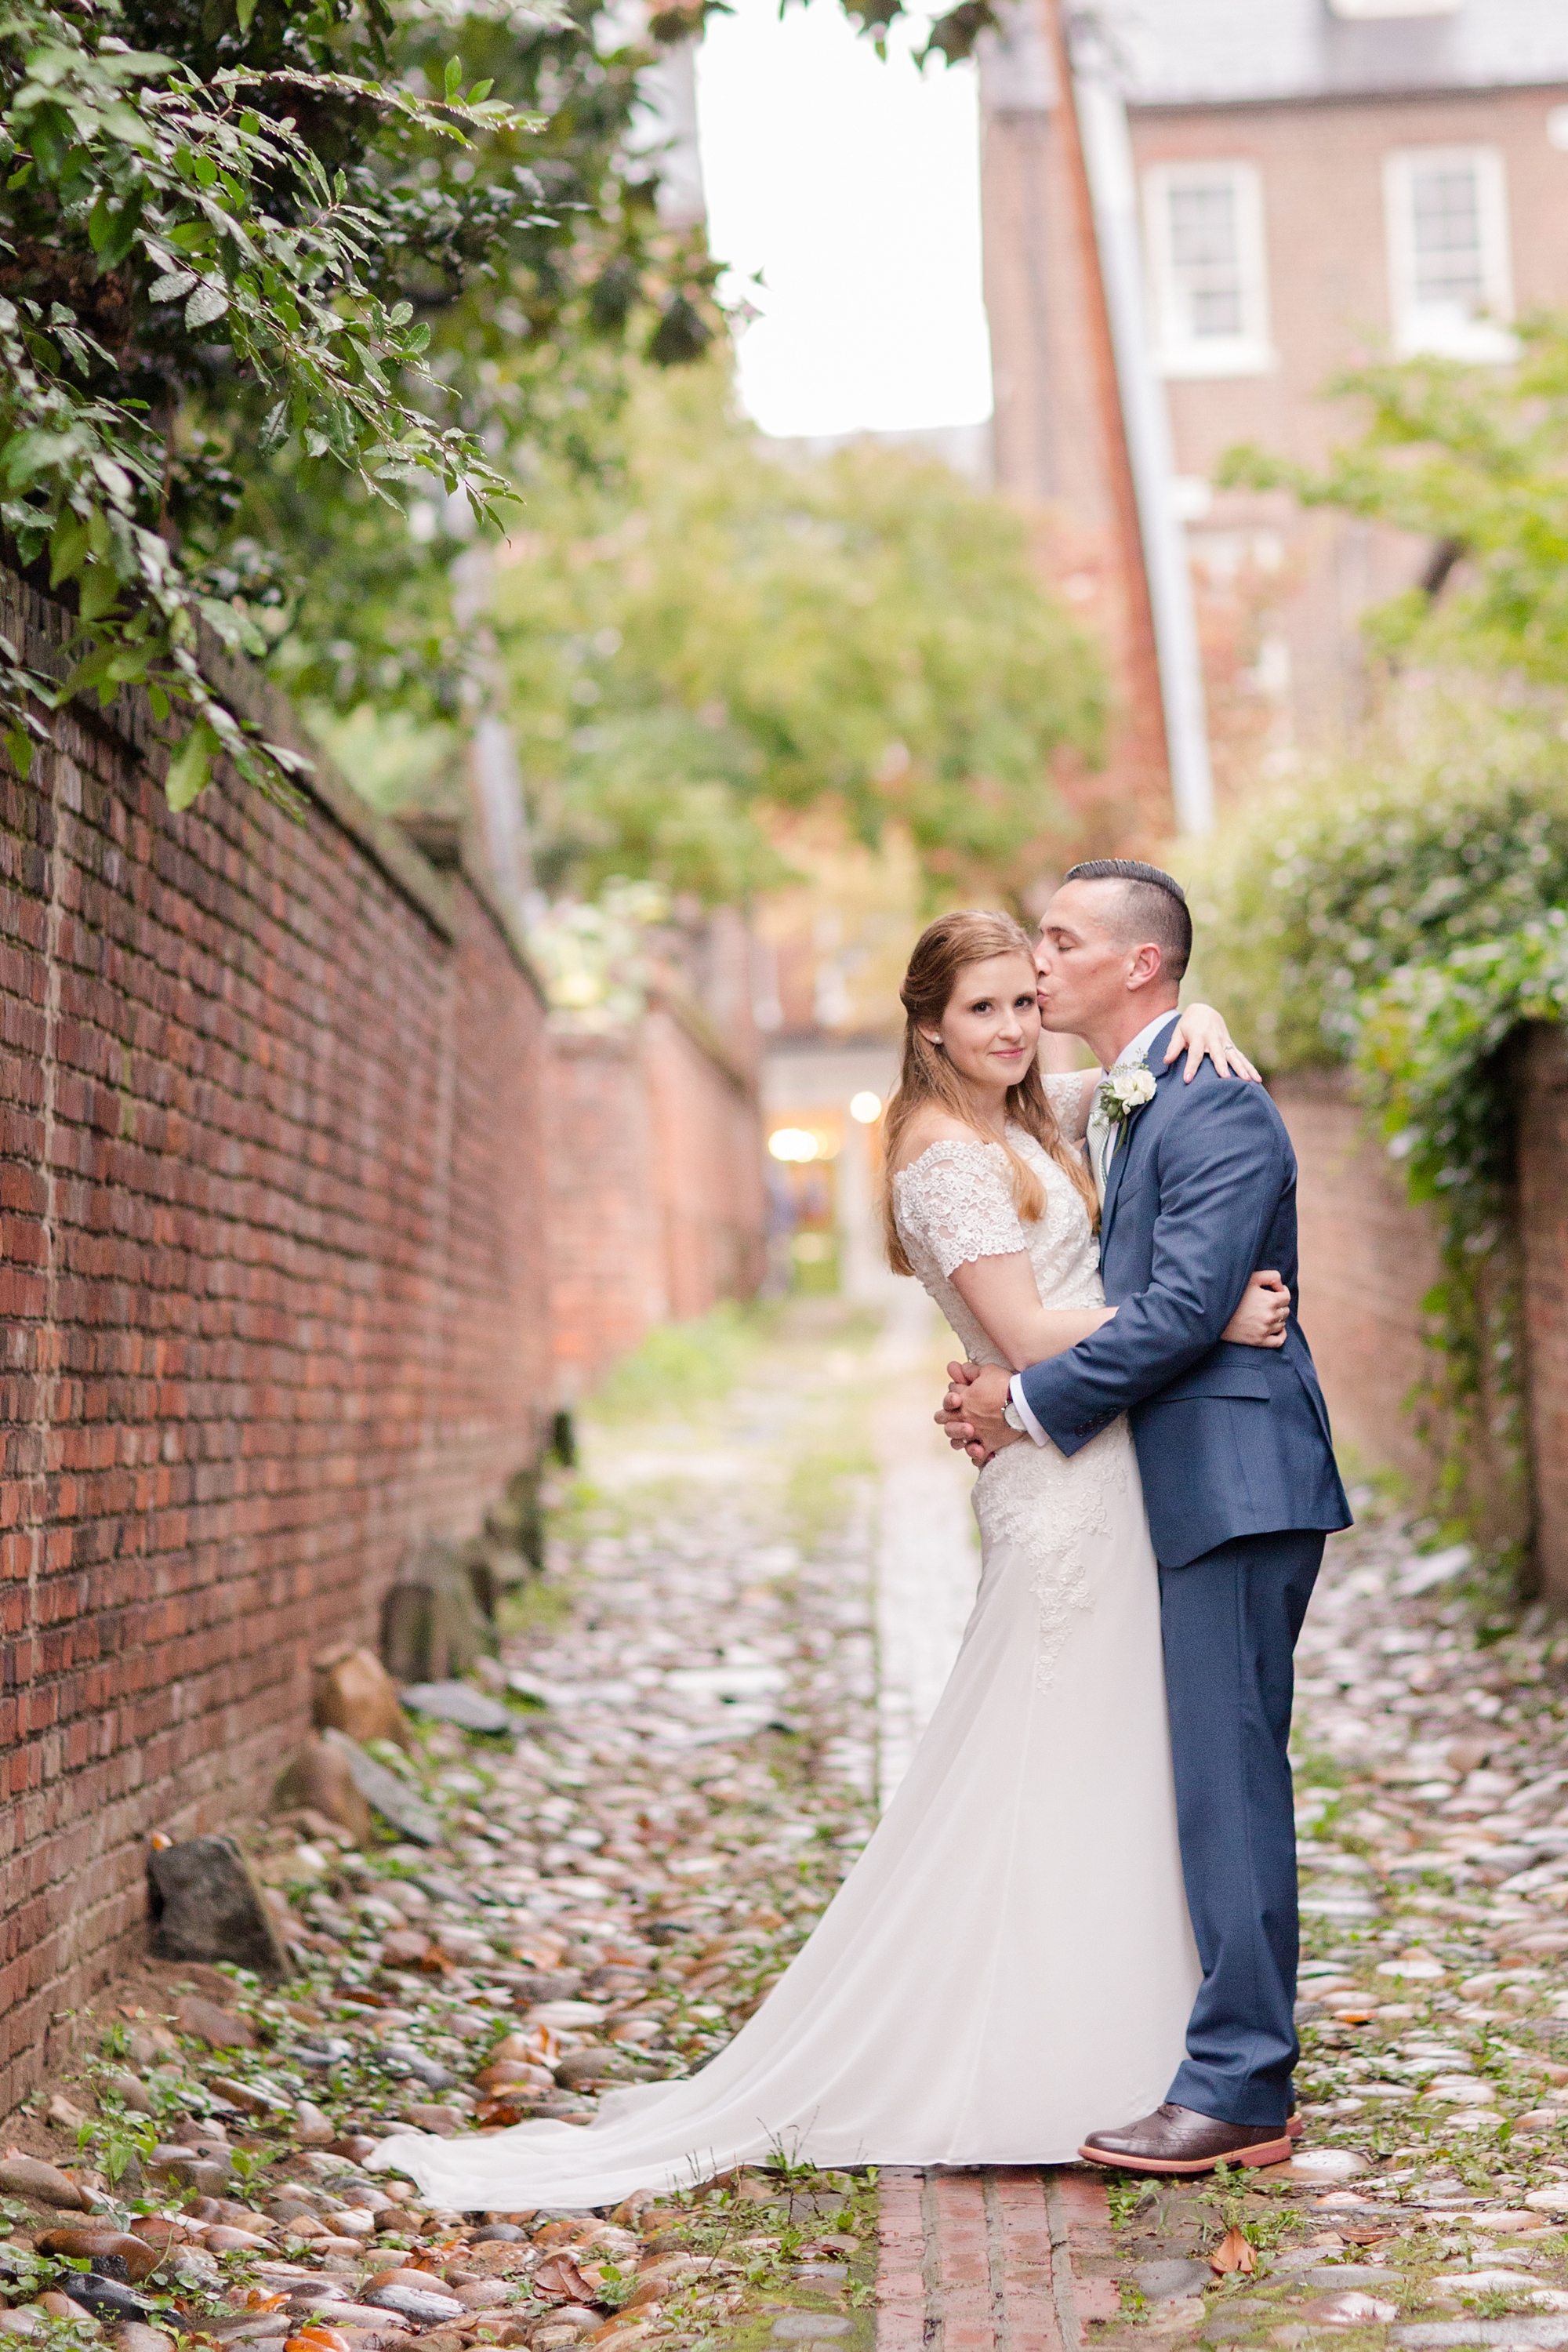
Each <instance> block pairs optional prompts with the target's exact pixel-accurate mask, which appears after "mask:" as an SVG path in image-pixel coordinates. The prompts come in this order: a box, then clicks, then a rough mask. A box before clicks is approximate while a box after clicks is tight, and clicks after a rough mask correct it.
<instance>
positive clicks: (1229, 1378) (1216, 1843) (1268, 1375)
mask: <svg viewBox="0 0 1568 2352" xmlns="http://www.w3.org/2000/svg"><path fill="white" fill-rule="evenodd" d="M1171 1017H1172V1019H1173V1020H1174V1018H1175V1015H1174V1013H1173V1014H1172V1016H1171ZM1165 1043H1166V1037H1165V1034H1164V1033H1162V1034H1160V1036H1159V1037H1157V1038H1156V1040H1155V1042H1154V1044H1153V1045H1152V1047H1151V1049H1150V1054H1149V1064H1150V1067H1151V1069H1152V1071H1153V1072H1154V1074H1155V1077H1156V1086H1155V1090H1154V1097H1153V1100H1152V1102H1150V1103H1148V1104H1147V1105H1145V1106H1144V1107H1143V1108H1142V1109H1141V1110H1139V1111H1137V1112H1136V1113H1134V1115H1133V1117H1132V1118H1131V1119H1130V1120H1129V1121H1128V1122H1127V1124H1126V1125H1125V1127H1124V1128H1123V1129H1122V1132H1121V1138H1120V1139H1119V1141H1118V1144H1117V1149H1116V1152H1115V1155H1114V1157H1113V1158H1112V1160H1111V1162H1110V1175H1109V1178H1108V1181H1107V1185H1106V1195H1105V1206H1104V1211H1103V1214H1102V1218H1101V1234H1100V1263H1101V1269H1102V1273H1103V1277H1104V1282H1105V1295H1106V1297H1107V1299H1108V1300H1109V1301H1110V1304H1111V1305H1112V1306H1113V1307H1115V1308H1116V1309H1117V1313H1116V1317H1115V1319H1114V1320H1113V1321H1112V1322H1110V1323H1108V1324H1106V1325H1105V1326H1104V1327H1103V1328H1101V1329H1100V1330H1099V1331H1097V1332H1096V1333H1095V1334H1094V1335H1093V1337H1092V1338H1091V1339H1084V1340H1081V1341H1080V1342H1079V1345H1078V1346H1077V1347H1076V1348H1069V1349H1067V1350H1066V1351H1065V1353H1063V1354H1062V1355H1059V1356H1052V1357H1049V1358H1047V1360H1046V1361H1045V1362H1044V1363H1039V1364H1033V1365H1031V1366H1030V1367H1029V1369H1028V1370H1027V1371H1026V1372H1025V1373H1024V1375H1023V1389H1024V1394H1025V1396H1026V1399H1027V1402H1028V1405H1029V1409H1030V1411H1031V1412H1033V1414H1034V1415H1035V1418H1036V1420H1037V1422H1038V1423H1040V1425H1041V1427H1042V1428H1043V1429H1045V1430H1046V1432H1047V1434H1048V1435H1049V1436H1050V1437H1051V1438H1052V1439H1053V1440H1054V1442H1055V1443H1056V1444H1058V1446H1059V1447H1060V1448H1061V1451H1062V1452H1063V1453H1064V1454H1076V1453H1077V1452H1078V1450H1079V1447H1080V1446H1081V1445H1085V1444H1088V1442H1089V1439H1090V1438H1091V1437H1093V1436H1095V1435H1097V1434H1098V1433H1099V1432H1100V1430H1101V1429H1103V1428H1105V1427H1106V1426H1107V1424H1108V1423H1110V1422H1111V1421H1113V1420H1114V1419H1115V1418H1116V1416H1117V1414H1118V1413H1122V1412H1125V1413H1127V1414H1128V1415H1129V1417H1130V1419H1131V1428H1132V1436H1133V1442H1134V1444H1136V1446H1137V1449H1138V1462H1139V1468H1140V1470H1141V1472H1142V1482H1143V1493H1144V1497H1145V1500H1146V1502H1147V1504H1148V1509H1149V1526H1150V1530H1151V1533H1152V1537H1153V1542H1154V1554H1155V1558H1156V1559H1158V1561H1159V1563H1160V1609H1161V1621H1162V1627H1163V1639H1164V1653H1165V1683H1166V1691H1167V1696H1168V1699H1169V1704H1170V1714H1171V1744H1172V1753H1173V1760H1174V1765H1175V1778H1176V1806H1177V1818H1178V1822H1179V1825H1180V1830H1181V1841H1182V1868H1183V1874H1184V1880H1185V1884H1186V1891H1187V1906H1188V1909H1189V1911H1190V1913H1191V1915H1192V1921H1193V1932H1194V1936H1195V1937H1196V1939H1197V1947H1198V1955H1199V1958H1200V1959H1201V1960H1202V1962H1203V1969H1204V1981H1203V1984H1202V1986H1201V1988H1200V1989H1199V1992H1198V1997H1197V2000H1196V2001H1195V2003H1194V2009H1193V2013H1192V2018H1191V2021H1190V2022H1189V2025H1188V2029H1187V2056H1186V2059H1185V2061H1184V2063H1183V2065H1182V2067H1181V2068H1180V2070H1179V2071H1178V2073H1177V2075H1176V2078H1175V2081H1174V2082H1173V2084H1172V2085H1171V2088H1170V2091H1169V2092H1168V2094H1167V2096H1168V2097H1170V2098H1171V2099H1173V2100H1175V2101H1176V2102H1178V2103H1179V2104H1180V2105H1183V2106H1185V2107H1194V2108H1195V2109H1196V2110H1197V2111H1198V2112H1199V2114H1201V2115H1206V2116H1218V2117H1219V2118H1221V2119H1222V2120H1223V2121H1225V2122H1227V2123H1237V2124H1276V2123H1279V2122H1282V2121H1283V2119H1284V2116H1285V2113H1286V2109H1287V2105H1288V2104H1289V2084H1290V2074H1291V2070H1292V2069H1293V2067H1294V2065H1295V2063H1296V2058H1297V2054H1298V2045H1297V2041H1296V2032H1295V2027H1294V2024H1293V2022H1292V2019H1291V2011H1292V2008H1293V2006H1294V2002H1295V1994H1296V1965H1297V1958H1298V1950H1299V1929H1298V1919H1297V1910H1296V1832H1295V1818H1294V1810H1293V1805H1292V1800H1291V1784H1290V1768H1289V1760H1288V1757H1287V1752H1286V1751H1287V1744H1288V1741H1289V1730H1290V1706H1291V1698H1292V1692H1293V1667H1292V1657H1293V1654H1294V1650H1295V1644H1296V1636H1297V1634H1298V1633H1300V1626H1301V1621H1302V1618H1303V1617H1304V1616H1305V1614H1306V1610H1307V1603H1308V1601H1309V1600H1310V1597H1311V1591H1312V1584H1313V1581H1314V1580H1315V1578H1316V1575H1317V1571H1318V1567H1319V1563H1320V1561H1321V1558H1322V1549H1323V1538H1324V1535H1325V1533H1326V1532H1327V1531H1328V1530H1330V1529H1331V1528H1345V1527H1348V1526H1349V1525H1350V1523H1351V1513H1350V1507H1349V1505H1348V1504H1347V1502H1346V1500H1345V1492H1344V1488H1343V1486H1342V1484H1341V1482H1340V1476H1339V1473H1338V1471H1337V1469H1336V1468H1335V1466H1334V1457H1333V1449H1332V1444H1331V1439H1330V1433H1329V1417H1328V1413H1327V1411H1326V1409H1325V1407H1324V1404H1323V1398H1322V1391H1321V1389H1320V1388H1319V1386H1318V1376H1317V1373H1316V1371H1315V1370H1314V1369H1313V1365H1312V1359H1311V1355H1310V1350H1309V1349H1308V1346H1307V1342H1306V1340H1305V1339H1303V1337H1302V1335H1301V1328H1300V1322H1299V1321H1298V1319H1297V1314H1296V1292H1297V1270H1296V1157H1295V1153H1294V1152H1293V1151H1292V1150H1291V1148H1290V1139H1289V1135H1288V1134H1287V1133H1286V1131H1285V1124H1284V1121H1283V1120H1282V1119H1281V1118H1280V1116H1279V1112H1278V1110H1277V1109H1276V1108H1275V1107H1274V1105H1273V1103H1272V1102H1271V1101H1270V1100H1269V1098H1268V1095H1267V1093H1266V1092H1265V1091H1264V1089H1263V1088H1262V1087H1257V1086H1247V1085H1244V1084H1243V1083H1242V1082H1241V1081H1240V1080H1239V1079H1237V1078H1222V1077H1221V1076H1219V1074H1218V1072H1217V1071H1215V1069H1214V1067H1213V1066H1212V1065H1211V1064H1209V1063H1208V1062H1206V1061H1205V1063H1204V1064H1203V1065H1202V1066H1201V1067H1200V1069H1199V1071H1198V1073H1197V1076H1195V1077H1194V1080H1193V1082H1192V1084H1191V1085H1190V1086H1188V1085H1187V1084H1185V1082H1184V1079H1183V1077H1182V1076H1181V1071H1182V1069H1183V1067H1184V1057H1182V1056H1178V1058H1177V1059H1176V1061H1175V1062H1173V1064H1171V1065H1170V1066H1165V1065H1164V1064H1163V1062H1162V1060H1161V1055H1162V1054H1163V1050H1164V1046H1165ZM1260 1266H1276V1267H1278V1269H1279V1273H1280V1275H1281V1276H1282V1277H1283V1279H1284V1280H1285V1281H1286V1283H1288V1284H1289V1288H1290V1292H1291V1307H1290V1318H1289V1330H1288V1333H1287V1337H1286V1341H1285V1345H1284V1347H1283V1348H1282V1349H1278V1350H1275V1349H1260V1348H1244V1347H1238V1346H1237V1345H1235V1344H1234V1343H1233V1342H1230V1341H1227V1340H1224V1339H1221V1338H1220V1333H1221V1332H1222V1331H1223V1330H1224V1328H1225V1327H1226V1324H1227V1323H1228V1322H1229V1320H1230V1318H1231V1317H1232V1315H1233V1314H1234V1313H1235V1312H1236V1309H1237V1306H1238V1304H1239V1303H1240V1300H1241V1296H1242V1293H1243V1291H1244V1290H1245V1289H1246V1287H1247V1278H1248V1276H1250V1275H1251V1274H1252V1273H1253V1272H1254V1271H1255V1270H1256V1269H1257V1268H1258V1267H1260Z"/></svg>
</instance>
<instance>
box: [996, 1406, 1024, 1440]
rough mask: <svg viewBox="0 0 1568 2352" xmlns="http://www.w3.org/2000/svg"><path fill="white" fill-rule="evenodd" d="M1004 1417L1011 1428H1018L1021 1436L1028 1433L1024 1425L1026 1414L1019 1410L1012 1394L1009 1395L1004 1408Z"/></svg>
mask: <svg viewBox="0 0 1568 2352" xmlns="http://www.w3.org/2000/svg"><path fill="white" fill-rule="evenodd" d="M1002 1418H1003V1420H1004V1421H1005V1423H1006V1424H1007V1426H1008V1428H1009V1429H1016V1431H1017V1433H1018V1434H1019V1436H1020V1437H1025V1436H1026V1435H1027V1434H1028V1433H1027V1431H1026V1429H1025V1427H1024V1416H1023V1414H1022V1413H1021V1412H1019V1411H1018V1408H1017V1406H1016V1404H1015V1403H1014V1402H1013V1400H1012V1398H1011V1396H1009V1397H1008V1399H1007V1402H1006V1403H1005V1405H1004V1406H1003V1408H1002Z"/></svg>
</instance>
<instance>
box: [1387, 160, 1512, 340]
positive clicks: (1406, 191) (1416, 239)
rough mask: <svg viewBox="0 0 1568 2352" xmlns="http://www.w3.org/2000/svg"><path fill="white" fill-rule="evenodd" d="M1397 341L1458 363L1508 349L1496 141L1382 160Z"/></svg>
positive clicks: (1504, 218) (1505, 248)
mask: <svg viewBox="0 0 1568 2352" xmlns="http://www.w3.org/2000/svg"><path fill="white" fill-rule="evenodd" d="M1384 203H1385V205H1386V209H1387V225H1388V274H1389V290H1390V295H1391V298H1392V310H1393V327H1394V347H1395V349H1396V350H1398V351H1399V352H1443V353H1446V354H1447V355H1448V356H1449V357H1451V358H1454V359H1468V360H1492V359H1499V360H1500V359H1507V358H1508V357H1509V356H1510V353H1511V352H1512V350H1513V340H1512V337H1511V336H1510V334H1509V332H1508V320H1509V319H1510V317H1511V315H1512V311H1513V286H1512V273H1511V270H1510V261H1509V239H1508V194H1507V187H1506V184H1505V182H1504V178H1503V167H1502V158H1501V156H1500V154H1499V153H1498V152H1497V150H1496V149H1495V148H1492V147H1406V148H1403V149H1401V150H1400V151H1399V152H1397V153H1395V154H1393V155H1390V156H1389V157H1388V158H1387V161H1386V163H1385V164H1384Z"/></svg>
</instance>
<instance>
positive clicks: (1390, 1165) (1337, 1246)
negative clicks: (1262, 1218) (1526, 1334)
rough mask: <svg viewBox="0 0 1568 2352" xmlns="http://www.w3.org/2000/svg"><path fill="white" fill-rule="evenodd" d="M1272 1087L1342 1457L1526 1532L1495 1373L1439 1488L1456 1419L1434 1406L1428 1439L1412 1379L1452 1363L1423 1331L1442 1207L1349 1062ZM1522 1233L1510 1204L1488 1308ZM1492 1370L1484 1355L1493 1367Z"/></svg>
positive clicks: (1311, 1319) (1511, 1538) (1473, 1518)
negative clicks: (1457, 1464) (1409, 1183)
mask: <svg viewBox="0 0 1568 2352" xmlns="http://www.w3.org/2000/svg"><path fill="white" fill-rule="evenodd" d="M1270 1092H1271V1093H1272V1094H1273V1096H1274V1099H1275V1101H1276V1102H1277V1103H1278V1104H1279V1108H1280V1110H1281V1111H1282V1112H1283V1114H1284V1117H1285V1122H1286V1125H1287V1126H1288V1127H1289V1130H1290V1138H1291V1140H1292V1142H1293V1143H1294V1144H1295V1147H1296V1157H1297V1161H1298V1164H1299V1170H1300V1173H1299V1177H1298V1187H1297V1199H1298V1212H1299V1220H1300V1253H1301V1322H1302V1328H1303V1329H1304V1330H1305V1332H1306V1334H1307V1338H1308V1340H1309V1342H1310V1347H1311V1349H1312V1355H1313V1358H1314V1360H1315V1361H1316V1363H1317V1366H1318V1370H1319V1374H1320V1376H1321V1380H1322V1383H1323V1394H1324V1396H1325V1397H1326V1399H1327V1401H1328V1406H1329V1413H1330V1418H1331V1421H1332V1423H1333V1429H1334V1439H1335V1444H1336V1445H1337V1446H1338V1447H1339V1449H1340V1451H1341V1454H1342V1458H1344V1459H1345V1460H1346V1461H1347V1464H1348V1466H1350V1467H1352V1468H1361V1469H1364V1470H1372V1471H1379V1470H1392V1471H1394V1472H1396V1473H1397V1474H1398V1475H1399V1477H1400V1478H1401V1480H1402V1481H1403V1482H1404V1486H1405V1492H1406V1494H1407V1495H1408V1496H1410V1497H1411V1498H1412V1499H1413V1500H1414V1501H1415V1502H1416V1503H1418V1504H1426V1503H1434V1504H1436V1506H1437V1507H1439V1508H1440V1509H1441V1510H1442V1511H1443V1512H1444V1513H1445V1514H1447V1513H1449V1512H1457V1513H1458V1515H1459V1516H1461V1517H1464V1518H1466V1519H1467V1520H1468V1523H1469V1524H1470V1526H1471V1527H1472V1528H1474V1530H1475V1531H1476V1533H1477V1534H1478V1535H1479V1537H1480V1538H1481V1539H1482V1540H1483V1541H1484V1542H1485V1543H1487V1544H1488V1545H1490V1546H1501V1545H1511V1544H1523V1543H1526V1542H1528V1540H1529V1538H1530V1523H1531V1499H1530V1495H1529V1492H1528V1481H1527V1479H1526V1478H1525V1476H1524V1475H1523V1473H1522V1461H1521V1454H1520V1452H1519V1451H1518V1450H1516V1447H1515V1446H1514V1444H1511V1443H1510V1441H1509V1439H1508V1437H1507V1434H1506V1432H1505V1428H1504V1423H1505V1422H1506V1421H1507V1420H1508V1419H1509V1418H1510V1415H1511V1406H1510V1401H1509V1400H1508V1399H1507V1398H1506V1397H1504V1396H1502V1395H1500V1394H1498V1393H1496V1392H1495V1391H1492V1390H1491V1388H1490V1386H1489V1387H1488V1392H1487V1393H1486V1394H1485V1395H1484V1396H1483V1397H1482V1399H1481V1400H1480V1402H1479V1406H1478V1408H1477V1409H1476V1410H1475V1411H1474V1412H1473V1413H1472V1414H1470V1416H1469V1417H1468V1423H1467V1427H1466V1429H1465V1430H1464V1432H1463V1433H1461V1440H1460V1446H1461V1447H1462V1458H1463V1464H1464V1469H1463V1478H1462V1484H1461V1486H1460V1488H1459V1489H1458V1490H1457V1491H1456V1493H1455V1494H1454V1495H1453V1496H1452V1497H1451V1498H1450V1499H1444V1498H1443V1497H1442V1496H1440V1495H1439V1491H1438V1471H1439V1467H1440V1465H1442V1463H1443V1461H1444V1456H1445V1453H1446V1449H1447V1442H1448V1439H1447V1432H1446V1431H1445V1429H1444V1427H1443V1426H1442V1424H1441V1422H1440V1420H1439V1419H1436V1418H1434V1419H1433V1420H1432V1422H1431V1426H1430V1429H1429V1431H1428V1433H1427V1436H1426V1442H1424V1441H1423V1436H1422V1433H1421V1431H1420V1429H1419V1427H1418V1425H1417V1415H1416V1413H1415V1412H1413V1411H1412V1409H1411V1402H1410V1401H1411V1397H1412V1391H1415V1390H1418V1389H1425V1388H1426V1387H1427V1385H1428V1384H1429V1382H1430V1381H1431V1378H1432V1375H1433V1373H1434V1371H1435V1370H1440V1365H1439V1363H1438V1360H1437V1359H1436V1358H1435V1357H1434V1356H1433V1355H1432V1353H1431V1352H1430V1350H1429V1349H1427V1348H1426V1346H1425V1345H1424V1344H1423V1339H1422V1332H1423V1328H1424V1327H1425V1326H1426V1320H1427V1318H1426V1316H1425V1314H1424V1312H1423V1307H1422V1301H1423V1299H1424V1298H1425V1297H1426V1294H1427V1292H1428V1291H1429V1290H1431V1289H1432V1288H1433V1287H1434V1286H1435V1285H1436V1284H1437V1283H1439V1282H1440V1281H1441V1280H1442V1279H1443V1272H1444V1269H1443V1263H1442V1258H1441V1255H1440V1251H1439V1241H1440V1234H1441V1228H1440V1225H1439V1223H1438V1221H1437V1218H1436V1215H1435V1214H1434V1213H1433V1212H1432V1211H1430V1210H1428V1209H1426V1208H1425V1207H1415V1206H1413V1205H1412V1204H1411V1202H1410V1201H1409V1200H1408V1198H1407V1197H1406V1194H1405V1183H1404V1180H1403V1178H1402V1176H1401V1175H1400V1172H1399V1170H1398V1168H1397V1166H1396V1165H1395V1163H1394V1162H1393V1161H1392V1160H1390V1159H1389V1158H1388V1156H1387V1154H1386V1152H1385V1151H1384V1150H1383V1149H1382V1146H1381V1145H1380V1144H1379V1142H1378V1141H1377V1139H1375V1137H1373V1136H1372V1135H1370V1134H1369V1133H1368V1131H1367V1128H1366V1124H1365V1121H1364V1117H1363V1113H1362V1111H1361V1109H1360V1108H1359V1107H1358V1105H1357V1104H1356V1103H1355V1101H1354V1100H1353V1099H1352V1097H1351V1095H1350V1092H1349V1089H1348V1087H1347V1085H1346V1082H1345V1080H1344V1078H1343V1076H1342V1075H1341V1074H1339V1073H1337V1072H1331V1071H1322V1072H1306V1073H1298V1074H1296V1075H1295V1076H1290V1077H1285V1078H1277V1079H1275V1080H1274V1081H1273V1082H1272V1084H1271V1087H1270ZM1552 1181H1553V1180H1552V1179H1551V1178H1550V1177H1545V1178H1543V1186H1542V1189H1543V1190H1545V1189H1548V1188H1549V1187H1550V1185H1551V1183H1552ZM1557 1181H1560V1180H1557ZM1517 1246H1518V1245H1517V1237H1516V1235H1515V1233H1514V1231H1513V1225H1512V1217H1511V1213H1510V1216H1509V1217H1507V1218H1505V1221H1504V1232H1503V1234H1502V1241H1501V1246H1500V1249H1499V1251H1498V1252H1497V1253H1496V1255H1494V1256H1493V1257H1491V1258H1490V1259H1489V1260H1488V1262H1487V1265H1486V1267H1485V1268H1484V1270H1483V1276H1482V1281H1483V1289H1482V1306H1483V1311H1485V1310H1486V1309H1487V1307H1489V1305H1490V1304H1495V1303H1496V1302H1498V1301H1499V1300H1500V1299H1501V1297H1503V1295H1504V1294H1505V1292H1506V1289H1507V1286H1508V1284H1509V1283H1510V1281H1511V1280H1512V1279H1514V1278H1515V1276H1516V1272H1517V1268H1518V1264H1519V1260H1518V1255H1517ZM1565 1368H1568V1359H1565ZM1487 1371H1488V1368H1487V1366H1486V1364H1485V1361H1484V1360H1483V1380H1485V1379H1486V1378H1487ZM1548 1377H1549V1379H1550V1378H1551V1377H1552V1376H1551V1375H1549V1376H1548ZM1429 1410H1430V1408H1429V1407H1427V1408H1426V1411H1428V1412H1429ZM1456 1450H1457V1451H1458V1450H1459V1448H1457V1449H1456Z"/></svg>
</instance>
